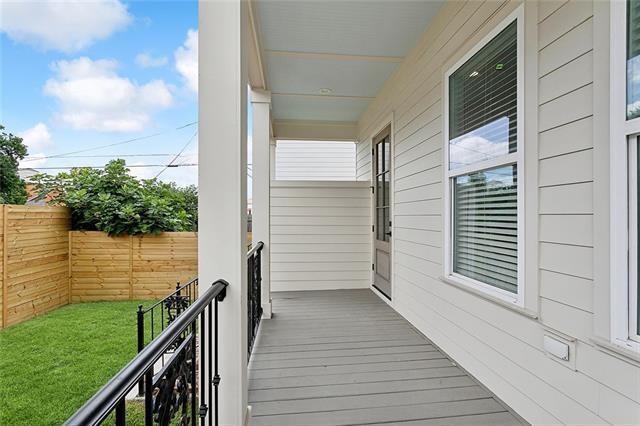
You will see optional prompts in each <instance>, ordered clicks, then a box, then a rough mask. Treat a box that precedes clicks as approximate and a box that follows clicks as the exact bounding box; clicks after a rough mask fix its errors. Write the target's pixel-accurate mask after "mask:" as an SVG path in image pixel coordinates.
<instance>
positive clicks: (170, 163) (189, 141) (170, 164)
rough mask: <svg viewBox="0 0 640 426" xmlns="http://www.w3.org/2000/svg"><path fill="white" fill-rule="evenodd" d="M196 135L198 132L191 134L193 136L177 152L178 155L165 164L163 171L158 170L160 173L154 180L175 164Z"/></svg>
mask: <svg viewBox="0 0 640 426" xmlns="http://www.w3.org/2000/svg"><path fill="white" fill-rule="evenodd" d="M197 135H198V130H196V131H195V132H194V133H193V135H192V136H191V137H190V138H189V140H188V141H187V143H186V144H184V146H183V147H182V149H181V150H180V152H178V153H177V154H176V156H175V157H173V159H172V160H171V161H170V162H169V164H167V166H166V167H165V168H164V169H162V170H160V171H159V172H158V174H157V175H155V177H154V179H157V178H158V176H160V175H161V174H162V173H164V171H165V170H167V169H168V168H169V167H171V166H173V165H174V164H173V163H174V162H175V161H176V160H177V159H178V158H179V157H180V156H181V155H182V153H183V152H184V150H185V149H187V147H188V146H189V145H191V142H193V140H194V139H195V138H196V136H197Z"/></svg>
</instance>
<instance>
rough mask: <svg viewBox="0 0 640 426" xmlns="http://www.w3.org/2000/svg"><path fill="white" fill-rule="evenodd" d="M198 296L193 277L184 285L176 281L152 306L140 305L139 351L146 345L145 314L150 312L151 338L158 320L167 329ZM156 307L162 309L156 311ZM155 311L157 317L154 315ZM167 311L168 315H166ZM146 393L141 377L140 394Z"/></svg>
mask: <svg viewBox="0 0 640 426" xmlns="http://www.w3.org/2000/svg"><path fill="white" fill-rule="evenodd" d="M197 297H198V277H196V278H193V279H191V281H189V282H187V283H186V284H184V285H180V282H179V281H178V283H176V288H175V290H173V291H172V292H171V293H169V294H168V295H167V296H165V297H164V298H163V299H160V300H158V301H157V302H155V303H153V304H152V305H151V306H149V307H147V308H146V309H145V308H144V305H138V310H137V311H136V320H137V325H138V333H137V337H138V352H140V351H142V349H144V347H145V344H146V342H145V340H146V338H145V322H146V321H145V316H146V315H147V314H150V316H151V318H150V320H149V326H150V327H149V332H150V334H151V336H150V337H151V340H153V339H154V338H155V335H156V322H155V320H156V319H157V320H160V331H162V330H164V329H165V326H168V325H169V324H171V323H172V322H173V321H174V320H175V319H176V318H177V317H178V315H180V314H181V313H182V312H184V311H185V310H186V309H187V308H188V307H189V305H191V304H192V303H193V301H194V300H195V299H196V298H197ZM156 308H158V309H160V312H159V314H160V315H158V312H155V310H156ZM154 313H155V317H154ZM165 313H166V315H165ZM165 322H166V323H165ZM162 364H163V365H164V357H162ZM143 393H144V379H140V382H138V395H139V396H141V395H142V394H143Z"/></svg>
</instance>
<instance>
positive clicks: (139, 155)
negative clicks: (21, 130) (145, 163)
mask: <svg viewBox="0 0 640 426" xmlns="http://www.w3.org/2000/svg"><path fill="white" fill-rule="evenodd" d="M172 155H173V154H113V155H67V156H65V157H62V158H125V157H170V156H172ZM45 158H49V157H28V159H29V160H43V159H45Z"/></svg>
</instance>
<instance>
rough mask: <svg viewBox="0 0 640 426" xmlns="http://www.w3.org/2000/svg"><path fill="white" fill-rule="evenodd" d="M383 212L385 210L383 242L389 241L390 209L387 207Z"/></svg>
mask: <svg viewBox="0 0 640 426" xmlns="http://www.w3.org/2000/svg"><path fill="white" fill-rule="evenodd" d="M382 210H384V230H383V234H384V235H383V241H389V207H385V208H383V209H382Z"/></svg>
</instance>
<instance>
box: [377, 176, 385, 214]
mask: <svg viewBox="0 0 640 426" xmlns="http://www.w3.org/2000/svg"><path fill="white" fill-rule="evenodd" d="M383 177H384V175H378V176H377V177H376V207H382V206H383V205H384V182H383V180H382V179H383Z"/></svg>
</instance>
